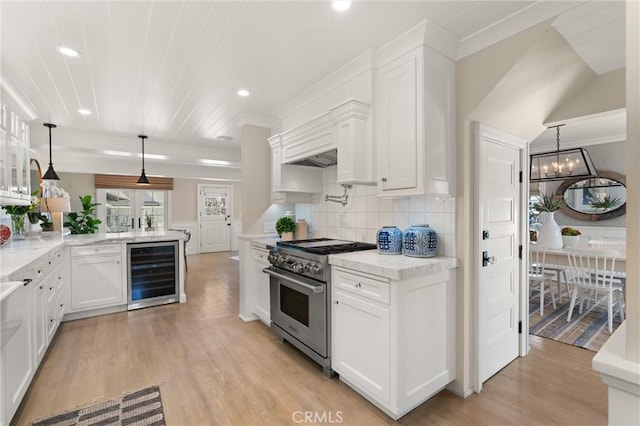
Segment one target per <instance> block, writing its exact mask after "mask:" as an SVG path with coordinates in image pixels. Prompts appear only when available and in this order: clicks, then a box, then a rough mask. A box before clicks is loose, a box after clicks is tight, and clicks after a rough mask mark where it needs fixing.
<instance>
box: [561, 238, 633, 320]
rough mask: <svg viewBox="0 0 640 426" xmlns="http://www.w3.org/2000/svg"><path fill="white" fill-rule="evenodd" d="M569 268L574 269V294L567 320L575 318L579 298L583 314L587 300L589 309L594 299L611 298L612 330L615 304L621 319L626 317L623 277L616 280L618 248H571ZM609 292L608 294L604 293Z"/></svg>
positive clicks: (596, 301) (608, 309) (608, 313)
mask: <svg viewBox="0 0 640 426" xmlns="http://www.w3.org/2000/svg"><path fill="white" fill-rule="evenodd" d="M565 251H566V252H567V257H568V260H569V269H570V271H571V283H572V284H573V294H572V296H571V304H570V305H569V314H568V315H567V322H570V321H571V315H572V314H573V308H574V307H575V305H576V302H578V299H580V300H579V302H580V309H579V311H578V312H579V313H580V314H582V309H583V304H584V302H585V301H586V302H587V309H590V307H591V303H592V302H593V303H594V305H593V306H596V305H598V304H599V303H600V302H602V301H603V300H606V301H607V318H608V327H609V333H611V332H612V331H613V308H614V306H617V308H618V312H619V314H620V321H624V292H623V287H622V285H621V283H620V281H618V280H616V278H615V277H616V270H615V265H616V257H617V256H619V252H618V251H617V250H602V249H578V248H567V249H565ZM602 293H606V297H601V294H602Z"/></svg>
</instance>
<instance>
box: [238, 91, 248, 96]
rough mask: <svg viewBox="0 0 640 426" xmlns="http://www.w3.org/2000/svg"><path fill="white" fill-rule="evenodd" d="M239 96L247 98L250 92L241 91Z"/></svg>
mask: <svg viewBox="0 0 640 426" xmlns="http://www.w3.org/2000/svg"><path fill="white" fill-rule="evenodd" d="M238 96H242V97H243V98H246V97H247V96H249V91H248V90H246V89H240V90H238Z"/></svg>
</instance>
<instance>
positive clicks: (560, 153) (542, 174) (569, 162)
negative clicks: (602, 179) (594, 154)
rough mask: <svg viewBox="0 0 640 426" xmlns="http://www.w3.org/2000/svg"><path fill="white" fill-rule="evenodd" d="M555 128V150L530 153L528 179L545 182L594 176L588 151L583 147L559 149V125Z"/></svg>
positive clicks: (594, 169)
mask: <svg viewBox="0 0 640 426" xmlns="http://www.w3.org/2000/svg"><path fill="white" fill-rule="evenodd" d="M561 126H564V124H559V125H557V126H551V127H549V129H553V128H555V129H556V150H555V151H551V152H543V153H540V154H531V156H530V157H531V168H530V174H529V176H530V179H529V180H530V181H531V182H547V181H552V180H564V179H572V178H588V177H596V176H597V174H596V168H595V167H594V165H593V161H591V156H590V155H589V152H588V151H587V150H586V149H584V148H571V149H562V150H561V149H560V127H561Z"/></svg>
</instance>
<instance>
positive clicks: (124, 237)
mask: <svg viewBox="0 0 640 426" xmlns="http://www.w3.org/2000/svg"><path fill="white" fill-rule="evenodd" d="M51 234H53V235H51V236H47V237H46V238H44V237H39V236H35V237H27V238H25V239H24V240H18V241H11V243H9V244H7V245H6V246H4V247H2V248H1V249H0V282H2V281H7V279H8V278H9V276H10V275H11V274H13V273H15V272H17V271H19V270H20V269H21V268H23V267H25V266H26V265H28V264H29V263H31V262H33V261H36V260H38V258H40V257H42V256H45V255H46V254H47V253H48V252H49V251H51V250H52V249H54V248H56V247H58V246H62V245H69V246H82V245H88V244H123V243H143V242H151V241H175V240H184V239H185V238H186V235H185V234H184V233H183V232H179V231H152V232H121V233H114V234H86V235H64V236H62V235H61V234H59V233H55V234H54V233H51Z"/></svg>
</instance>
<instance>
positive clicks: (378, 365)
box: [331, 288, 391, 405]
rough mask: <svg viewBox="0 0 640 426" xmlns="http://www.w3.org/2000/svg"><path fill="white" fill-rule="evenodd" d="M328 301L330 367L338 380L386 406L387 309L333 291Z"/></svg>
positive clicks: (388, 377)
mask: <svg viewBox="0 0 640 426" xmlns="http://www.w3.org/2000/svg"><path fill="white" fill-rule="evenodd" d="M332 299H333V302H332V310H331V314H332V318H331V321H332V323H333V326H332V328H331V333H332V348H331V351H332V352H331V353H332V361H331V363H332V365H331V367H332V368H333V369H334V370H335V371H336V372H338V373H339V374H340V377H341V378H342V380H346V381H347V382H350V383H352V384H353V385H354V386H356V387H358V388H360V389H361V390H362V391H364V392H366V393H367V394H369V395H371V396H372V397H373V398H375V399H376V400H378V401H380V402H381V403H383V404H384V405H388V404H389V402H390V398H391V395H390V393H391V358H390V357H391V345H390V338H391V332H390V316H389V315H390V312H389V307H387V306H383V305H380V304H377V303H372V302H369V301H367V300H366V299H364V298H360V297H358V296H356V295H353V294H350V293H349V292H346V291H344V290H341V289H336V288H334V290H333V296H332Z"/></svg>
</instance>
